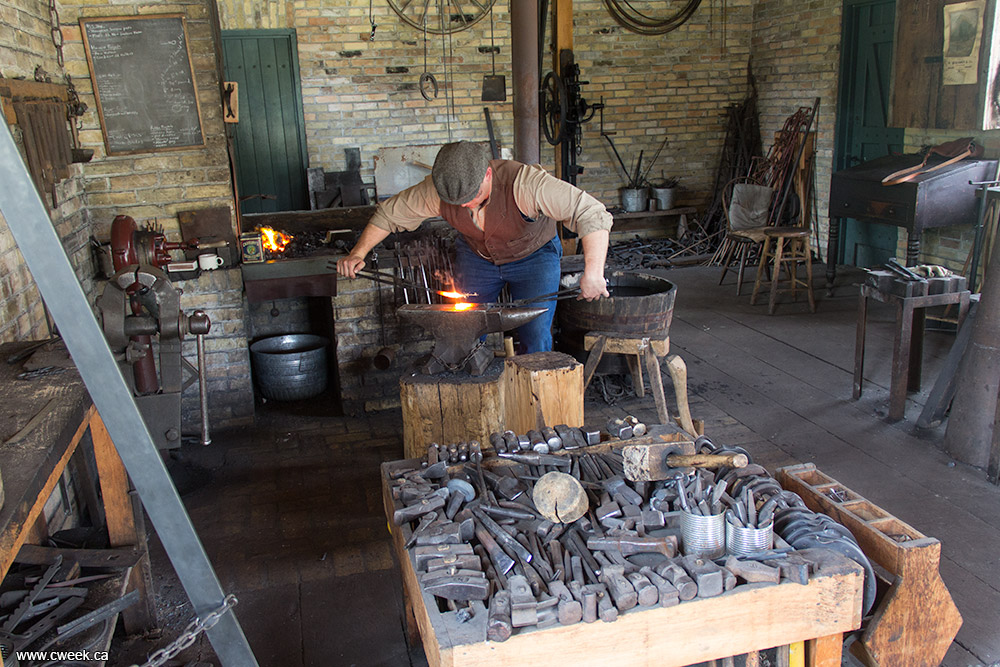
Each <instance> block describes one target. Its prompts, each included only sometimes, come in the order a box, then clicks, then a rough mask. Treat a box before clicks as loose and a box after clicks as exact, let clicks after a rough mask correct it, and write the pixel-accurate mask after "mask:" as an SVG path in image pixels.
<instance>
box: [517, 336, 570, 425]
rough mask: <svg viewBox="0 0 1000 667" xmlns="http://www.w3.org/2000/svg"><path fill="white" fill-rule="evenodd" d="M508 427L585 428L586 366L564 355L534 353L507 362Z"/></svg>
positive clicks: (557, 353) (558, 353) (560, 353)
mask: <svg viewBox="0 0 1000 667" xmlns="http://www.w3.org/2000/svg"><path fill="white" fill-rule="evenodd" d="M504 414H505V415H506V416H505V419H504V426H505V427H506V428H509V429H511V430H512V431H515V432H516V433H527V432H528V430H530V429H538V428H541V427H543V426H555V425H556V424H566V425H567V426H583V364H581V363H580V362H578V361H577V360H576V359H574V358H573V357H571V356H570V355H568V354H563V353H562V352H534V353H532V354H523V355H520V356H517V357H514V358H513V359H508V360H507V361H505V362H504Z"/></svg>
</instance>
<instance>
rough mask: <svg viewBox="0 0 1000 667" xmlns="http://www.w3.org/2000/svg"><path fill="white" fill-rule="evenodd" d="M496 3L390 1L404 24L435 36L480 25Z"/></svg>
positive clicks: (479, 0)
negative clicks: (425, 30)
mask: <svg viewBox="0 0 1000 667" xmlns="http://www.w3.org/2000/svg"><path fill="white" fill-rule="evenodd" d="M495 1H496V0H389V6H390V7H392V10H393V11H394V12H396V14H398V15H399V18H401V19H403V21H404V22H406V23H408V24H409V25H411V26H413V27H414V28H416V29H417V30H421V31H422V30H424V26H426V29H427V32H430V33H434V34H435V35H446V34H448V33H453V32H461V31H463V30H466V29H468V28H471V27H472V26H474V25H475V24H477V23H479V21H480V20H482V19H483V18H484V17H485V16H486V15H487V14H489V11H490V8H491V7H492V6H493V3H494V2H495Z"/></svg>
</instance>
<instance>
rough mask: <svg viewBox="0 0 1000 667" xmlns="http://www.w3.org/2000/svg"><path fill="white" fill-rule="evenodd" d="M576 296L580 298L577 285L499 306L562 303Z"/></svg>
mask: <svg viewBox="0 0 1000 667" xmlns="http://www.w3.org/2000/svg"><path fill="white" fill-rule="evenodd" d="M578 296H580V286H579V285H577V286H576V287H566V288H564V289H561V290H558V291H556V292H549V293H548V294H540V295H539V296H533V297H530V298H527V299H518V300H517V301H511V302H510V303H506V304H501V305H505V306H527V305H528V304H532V303H540V302H542V301H562V300H563V299H571V298H575V297H578Z"/></svg>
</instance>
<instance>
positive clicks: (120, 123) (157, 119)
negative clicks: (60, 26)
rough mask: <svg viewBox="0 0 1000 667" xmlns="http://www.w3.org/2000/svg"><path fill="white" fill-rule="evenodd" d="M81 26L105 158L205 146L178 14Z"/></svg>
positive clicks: (104, 20)
mask: <svg viewBox="0 0 1000 667" xmlns="http://www.w3.org/2000/svg"><path fill="white" fill-rule="evenodd" d="M80 26H81V29H82V32H83V41H84V47H85V48H86V51H87V62H88V64H89V65H90V74H91V79H92V80H93V83H94V91H95V96H96V98H97V110H98V113H99V115H100V118H101V129H102V130H103V132H104V141H105V144H106V146H107V149H108V154H109V155H115V154H124V153H142V152H149V151H157V150H169V149H181V148H188V147H191V146H201V145H203V144H204V143H205V139H204V135H203V133H202V128H201V114H200V109H199V106H198V92H197V88H196V86H195V83H194V75H193V71H192V68H191V58H190V55H189V53H188V47H187V29H186V26H185V22H184V16H183V15H180V14H176V15H174V14H171V15H156V16H128V17H110V18H100V19H80Z"/></svg>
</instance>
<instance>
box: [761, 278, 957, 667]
mask: <svg viewBox="0 0 1000 667" xmlns="http://www.w3.org/2000/svg"><path fill="white" fill-rule="evenodd" d="M963 281H964V279H963ZM776 477H777V479H778V481H779V482H780V483H781V485H782V486H783V487H784V488H786V489H788V490H790V491H794V492H795V493H797V494H798V495H799V496H800V497H801V498H802V499H803V500H804V501H805V503H806V505H807V506H808V507H809V508H810V509H812V510H813V511H815V512H822V513H824V514H827V515H829V516H830V517H832V518H834V519H836V520H837V521H838V522H839V523H841V524H843V525H844V526H846V527H847V528H848V529H849V530H850V531H851V533H852V534H853V535H854V537H855V538H856V539H857V541H858V544H859V545H860V546H861V548H862V550H863V551H864V552H865V555H866V556H868V558H869V559H870V560H872V561H874V562H875V563H876V564H878V565H879V566H880V567H881V568H882V569H883V570H884V572H882V573H877V574H881V576H882V579H883V581H882V586H881V587H880V588H881V594H880V595H879V597H878V598H877V599H876V604H875V607H874V608H873V611H872V614H871V616H870V617H869V618H867V619H866V622H865V626H864V630H863V632H862V635H861V639H860V641H858V642H855V643H853V644H852V645H851V652H852V653H853V654H854V655H855V656H856V657H857V658H858V659H859V660H861V661H862V662H864V663H865V664H866V665H878V664H882V665H904V664H905V665H908V666H909V667H919V666H921V665H927V666H928V667H930V666H932V665H939V664H940V663H941V660H943V659H944V656H945V653H946V652H947V651H948V647H949V646H950V645H951V642H952V640H953V639H954V638H955V635H956V634H957V633H958V629H959V628H960V627H961V625H962V616H961V614H959V612H958V608H957V607H956V606H955V603H954V601H953V600H952V598H951V594H950V593H949V592H948V589H947V588H946V587H945V585H944V582H943V581H942V580H941V575H940V574H939V573H938V565H939V563H940V559H941V543H940V542H939V541H938V540H937V539H935V538H933V537H928V536H926V535H924V534H923V533H921V532H920V531H918V530H917V529H916V528H914V527H913V526H911V525H909V524H908V523H906V522H904V521H901V520H900V519H898V518H897V517H895V516H893V515H892V514H890V513H889V512H887V511H885V510H884V509H882V508H881V507H879V506H878V505H876V504H875V503H873V502H871V501H870V500H868V499H866V498H864V497H862V496H861V495H859V494H857V493H855V492H854V491H851V490H850V489H848V488H847V487H845V486H844V485H843V484H841V483H840V482H838V481H837V480H835V479H833V478H832V477H830V476H828V475H825V474H824V473H822V472H820V471H819V470H817V469H816V466H815V465H813V464H812V463H804V464H801V465H795V466H788V467H785V468H780V469H778V471H777V474H776Z"/></svg>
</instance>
